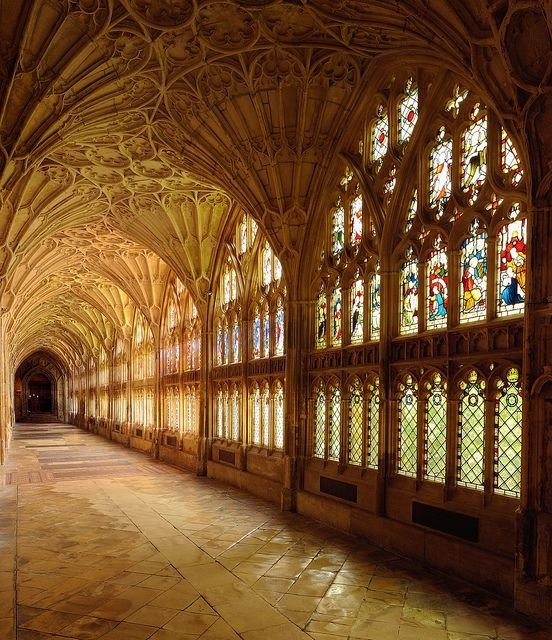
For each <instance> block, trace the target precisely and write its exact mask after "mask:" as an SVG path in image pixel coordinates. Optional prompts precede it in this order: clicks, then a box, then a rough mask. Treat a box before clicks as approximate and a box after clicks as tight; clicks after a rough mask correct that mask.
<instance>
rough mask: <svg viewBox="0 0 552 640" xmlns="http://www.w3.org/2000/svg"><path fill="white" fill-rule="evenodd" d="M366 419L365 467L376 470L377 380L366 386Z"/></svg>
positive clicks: (378, 420) (377, 439)
mask: <svg viewBox="0 0 552 640" xmlns="http://www.w3.org/2000/svg"><path fill="white" fill-rule="evenodd" d="M367 404H368V407H367V408H368V411H367V414H368V415H367V418H368V424H367V429H366V466H368V467H371V468H372V469H377V468H378V455H379V424H380V389H379V378H375V379H374V381H373V382H371V383H369V384H368V385H367Z"/></svg>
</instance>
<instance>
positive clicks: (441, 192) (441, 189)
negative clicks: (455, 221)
mask: <svg viewBox="0 0 552 640" xmlns="http://www.w3.org/2000/svg"><path fill="white" fill-rule="evenodd" d="M451 191H452V138H451V137H450V136H449V135H448V134H447V131H446V129H445V128H444V127H441V128H440V129H439V131H438V132H437V138H436V142H435V145H434V146H433V149H432V150H431V153H430V156H429V206H430V207H433V208H434V209H436V213H435V217H436V218H437V219H439V218H441V217H442V216H443V214H444V213H445V208H446V206H447V203H448V201H449V198H450V195H451Z"/></svg>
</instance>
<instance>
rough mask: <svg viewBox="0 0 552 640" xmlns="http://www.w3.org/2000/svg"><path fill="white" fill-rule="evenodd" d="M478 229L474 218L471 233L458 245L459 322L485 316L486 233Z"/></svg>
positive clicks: (480, 318)
mask: <svg viewBox="0 0 552 640" xmlns="http://www.w3.org/2000/svg"><path fill="white" fill-rule="evenodd" d="M478 231H479V221H478V220H477V219H475V220H474V222H473V223H472V226H471V228H470V232H471V235H470V236H468V237H467V238H466V239H465V240H464V241H463V242H462V244H461V245H460V273H461V293H462V295H461V300H460V322H472V321H474V320H485V318H486V316H487V234H486V233H479V232H478Z"/></svg>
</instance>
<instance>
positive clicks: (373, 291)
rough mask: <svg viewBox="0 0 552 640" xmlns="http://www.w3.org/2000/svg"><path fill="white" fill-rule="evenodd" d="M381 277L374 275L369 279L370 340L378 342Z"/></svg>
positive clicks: (377, 273)
mask: <svg viewBox="0 0 552 640" xmlns="http://www.w3.org/2000/svg"><path fill="white" fill-rule="evenodd" d="M380 289H381V277H380V274H379V272H378V270H376V273H374V275H373V276H372V278H371V279H370V340H379V337H380V311H381V298H380Z"/></svg>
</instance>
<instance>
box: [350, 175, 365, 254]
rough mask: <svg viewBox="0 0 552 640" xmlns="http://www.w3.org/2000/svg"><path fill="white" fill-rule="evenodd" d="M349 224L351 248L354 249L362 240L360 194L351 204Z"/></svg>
mask: <svg viewBox="0 0 552 640" xmlns="http://www.w3.org/2000/svg"><path fill="white" fill-rule="evenodd" d="M357 187H358V185H357ZM350 223H351V246H353V247H356V246H357V245H358V244H359V243H360V241H361V240H362V196H361V195H360V193H359V194H358V195H356V196H355V197H354V198H353V200H352V202H351V217H350Z"/></svg>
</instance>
